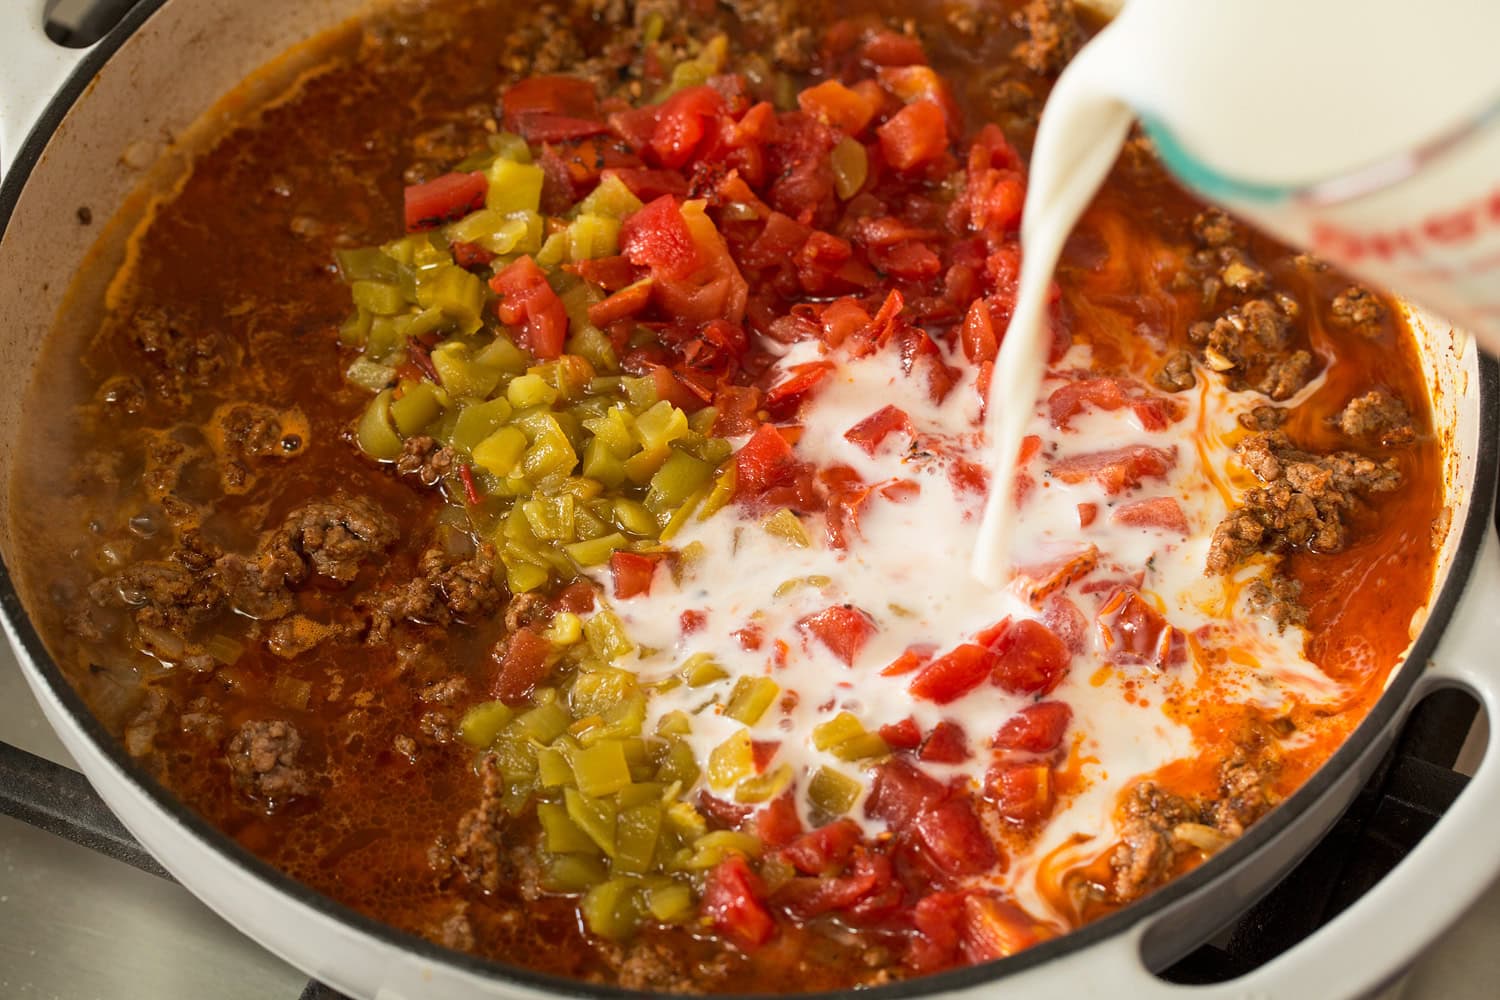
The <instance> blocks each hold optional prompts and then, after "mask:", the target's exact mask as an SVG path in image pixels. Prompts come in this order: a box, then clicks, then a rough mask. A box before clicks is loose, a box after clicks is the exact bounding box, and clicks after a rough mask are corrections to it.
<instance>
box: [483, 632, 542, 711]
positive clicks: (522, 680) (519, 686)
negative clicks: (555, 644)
mask: <svg viewBox="0 0 1500 1000" xmlns="http://www.w3.org/2000/svg"><path fill="white" fill-rule="evenodd" d="M551 652H552V643H550V642H548V641H547V640H546V639H545V638H543V637H542V635H541V634H540V633H538V632H537V631H536V630H535V629H532V628H519V629H516V630H515V631H514V632H512V633H511V634H510V635H509V636H508V637H507V638H506V639H505V640H504V641H503V642H502V643H501V644H500V645H499V646H497V647H496V648H495V659H496V661H497V665H498V666H499V672H498V673H497V674H496V676H495V683H494V685H493V687H492V688H491V691H492V692H493V694H494V695H495V697H496V698H498V699H500V700H501V701H503V702H505V703H506V704H507V705H519V704H521V703H522V702H524V701H525V700H526V699H527V698H529V697H531V692H532V691H533V690H534V689H535V688H536V686H537V684H539V683H541V680H542V678H544V677H546V676H547V656H548V654H550V653H551Z"/></svg>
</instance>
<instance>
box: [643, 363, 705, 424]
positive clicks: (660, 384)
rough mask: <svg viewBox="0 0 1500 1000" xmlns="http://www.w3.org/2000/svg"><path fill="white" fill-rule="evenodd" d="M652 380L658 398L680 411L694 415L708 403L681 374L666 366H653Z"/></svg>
mask: <svg viewBox="0 0 1500 1000" xmlns="http://www.w3.org/2000/svg"><path fill="white" fill-rule="evenodd" d="M651 380H652V383H653V385H654V386H655V388H656V398H657V399H665V400H666V401H667V402H669V403H671V404H672V405H673V406H675V407H677V408H678V409H679V410H685V411H686V412H688V413H692V412H694V411H696V410H701V409H703V407H704V405H706V403H707V400H705V399H703V398H702V397H701V396H699V395H698V393H697V392H695V391H694V390H693V387H692V386H691V385H690V384H689V383H687V382H686V381H685V380H684V378H683V376H682V374H681V373H679V372H676V371H674V370H672V369H671V368H668V367H667V366H666V365H652V366H651Z"/></svg>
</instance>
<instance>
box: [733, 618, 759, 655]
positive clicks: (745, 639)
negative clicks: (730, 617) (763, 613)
mask: <svg viewBox="0 0 1500 1000" xmlns="http://www.w3.org/2000/svg"><path fill="white" fill-rule="evenodd" d="M729 634H730V635H732V636H734V641H735V642H737V643H739V644H740V648H741V649H743V650H744V651H745V652H747V653H753V652H755V651H756V650H758V649H760V647H761V644H762V643H764V642H765V632H764V630H763V629H762V628H761V627H760V624H759V623H757V622H751V623H750V624H748V625H746V626H744V627H743V628H737V629H735V630H734V631H733V632H731V633H729Z"/></svg>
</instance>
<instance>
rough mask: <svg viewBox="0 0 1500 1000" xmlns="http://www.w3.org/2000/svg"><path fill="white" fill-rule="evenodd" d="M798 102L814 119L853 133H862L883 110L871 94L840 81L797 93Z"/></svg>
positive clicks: (826, 82) (829, 81)
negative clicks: (877, 113)
mask: <svg viewBox="0 0 1500 1000" xmlns="http://www.w3.org/2000/svg"><path fill="white" fill-rule="evenodd" d="M797 105H798V107H800V108H801V109H802V110H803V111H806V112H807V113H808V114H810V115H812V116H813V117H814V118H817V119H819V120H820V121H823V122H825V123H827V124H829V125H832V126H833V127H834V128H839V129H843V130H844V131H845V132H848V133H849V134H850V135H857V134H859V132H860V131H862V130H863V129H864V127H865V126H866V125H868V124H870V119H872V118H874V117H875V112H877V111H879V110H880V104H879V103H878V102H877V101H875V100H872V99H871V98H870V95H869V94H868V93H860V92H859V91H857V90H851V89H850V88H848V87H846V86H844V85H843V84H842V83H839V82H838V81H837V80H824V81H823V82H822V83H820V84H818V85H817V86H815V87H809V88H807V89H806V90H804V91H802V93H800V94H798V95H797Z"/></svg>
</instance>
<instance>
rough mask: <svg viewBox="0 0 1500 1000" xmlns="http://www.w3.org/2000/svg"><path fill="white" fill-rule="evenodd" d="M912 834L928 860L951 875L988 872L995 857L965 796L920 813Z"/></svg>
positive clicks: (992, 846)
mask: <svg viewBox="0 0 1500 1000" xmlns="http://www.w3.org/2000/svg"><path fill="white" fill-rule="evenodd" d="M912 833H913V834H914V835H915V839H916V842H917V844H918V845H920V847H921V849H922V852H923V854H924V855H925V856H926V858H927V860H929V861H931V862H932V864H933V865H934V867H936V868H937V869H938V871H940V872H942V873H943V874H944V875H947V876H949V877H951V878H960V877H962V876H964V875H978V874H979V873H981V872H987V871H989V870H990V869H991V868H992V867H994V865H995V862H996V860H997V855H996V853H995V844H994V842H993V841H992V840H990V837H989V834H987V833H985V830H984V826H983V825H982V824H981V823H980V822H979V817H978V816H976V815H974V807H973V806H972V805H970V803H969V800H968V799H949V800H948V801H946V802H943V803H940V804H939V805H937V806H935V807H934V808H932V809H929V810H927V811H926V812H923V813H919V814H918V815H917V818H916V820H915V821H914V822H913V823H912Z"/></svg>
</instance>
